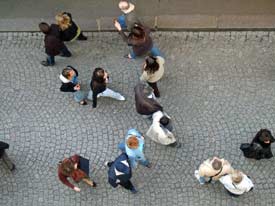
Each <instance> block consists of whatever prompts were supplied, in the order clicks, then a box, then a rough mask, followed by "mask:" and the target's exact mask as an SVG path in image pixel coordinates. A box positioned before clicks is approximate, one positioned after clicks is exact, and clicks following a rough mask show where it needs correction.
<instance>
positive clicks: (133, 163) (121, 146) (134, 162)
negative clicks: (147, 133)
mask: <svg viewBox="0 0 275 206" xmlns="http://www.w3.org/2000/svg"><path fill="white" fill-rule="evenodd" d="M118 148H119V149H120V150H121V151H122V152H125V143H124V142H121V143H119V144H118ZM127 155H128V154H127ZM128 157H129V160H130V164H131V167H132V168H135V167H136V165H137V161H138V162H140V164H142V165H143V166H148V165H149V161H148V160H146V159H145V157H144V156H143V157H137V156H136V157H133V156H129V155H128Z"/></svg>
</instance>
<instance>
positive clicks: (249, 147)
mask: <svg viewBox="0 0 275 206" xmlns="http://www.w3.org/2000/svg"><path fill="white" fill-rule="evenodd" d="M274 141H275V139H274V137H273V136H272V134H271V132H270V130H268V129H261V130H260V131H259V132H257V134H256V136H255V137H254V138H253V140H252V142H251V143H250V144H249V143H243V144H241V147H240V149H241V150H242V151H243V153H244V156H245V157H247V158H253V159H257V160H260V159H270V158H272V157H273V154H272V151H271V144H272V143H273V142H274Z"/></svg>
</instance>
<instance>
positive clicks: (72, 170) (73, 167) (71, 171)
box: [58, 155, 96, 192]
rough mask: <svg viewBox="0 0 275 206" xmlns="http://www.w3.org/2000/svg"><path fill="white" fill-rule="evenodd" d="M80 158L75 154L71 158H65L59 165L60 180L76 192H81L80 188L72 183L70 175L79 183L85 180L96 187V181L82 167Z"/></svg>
mask: <svg viewBox="0 0 275 206" xmlns="http://www.w3.org/2000/svg"><path fill="white" fill-rule="evenodd" d="M80 159H81V157H80V156H79V155H73V156H71V157H70V158H65V159H64V160H63V161H62V162H60V163H59V165H58V177H59V179H60V181H61V182H62V183H63V184H65V185H67V186H68V187H70V188H72V189H73V190H74V191H76V192H80V188H79V187H76V186H74V185H73V184H72V183H70V182H69V181H68V177H70V178H72V179H73V180H74V181H75V182H77V183H78V182H80V181H83V182H85V183H86V184H88V185H90V186H91V187H96V183H95V182H94V181H92V180H91V179H90V178H89V174H87V173H86V172H85V171H83V170H82V169H81V165H80Z"/></svg>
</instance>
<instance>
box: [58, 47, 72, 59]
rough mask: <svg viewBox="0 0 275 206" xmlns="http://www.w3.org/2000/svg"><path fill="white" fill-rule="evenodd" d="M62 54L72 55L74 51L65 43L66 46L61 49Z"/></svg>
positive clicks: (65, 55)
mask: <svg viewBox="0 0 275 206" xmlns="http://www.w3.org/2000/svg"><path fill="white" fill-rule="evenodd" d="M60 52H61V56H62V57H71V56H72V53H71V52H70V51H69V49H68V48H67V47H66V46H65V45H64V47H63V48H62V49H61V51H60Z"/></svg>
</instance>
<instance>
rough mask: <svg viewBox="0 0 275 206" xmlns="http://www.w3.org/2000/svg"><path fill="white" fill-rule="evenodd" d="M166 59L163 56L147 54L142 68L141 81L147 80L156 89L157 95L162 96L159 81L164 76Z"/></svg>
mask: <svg viewBox="0 0 275 206" xmlns="http://www.w3.org/2000/svg"><path fill="white" fill-rule="evenodd" d="M164 63H165V60H164V58H163V57H161V56H156V57H153V56H147V57H146V58H145V62H144V64H143V68H142V75H141V77H140V80H141V81H145V82H147V83H148V84H149V85H150V87H152V88H153V89H154V94H155V96H156V97H160V93H159V89H158V86H157V82H158V81H159V80H160V79H161V78H162V76H163V73H164V66H163V65H164Z"/></svg>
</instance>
